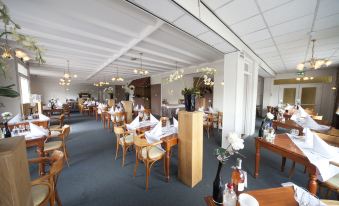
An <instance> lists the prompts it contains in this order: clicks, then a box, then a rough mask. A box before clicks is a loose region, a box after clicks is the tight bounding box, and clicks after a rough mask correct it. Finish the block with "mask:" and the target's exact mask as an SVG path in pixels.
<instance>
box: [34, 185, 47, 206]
mask: <svg viewBox="0 0 339 206" xmlns="http://www.w3.org/2000/svg"><path fill="white" fill-rule="evenodd" d="M31 193H32V199H33V205H34V206H35V205H40V204H41V203H42V202H43V201H44V200H45V199H46V198H47V197H48V195H49V188H48V186H47V185H45V184H38V185H33V186H32V188H31Z"/></svg>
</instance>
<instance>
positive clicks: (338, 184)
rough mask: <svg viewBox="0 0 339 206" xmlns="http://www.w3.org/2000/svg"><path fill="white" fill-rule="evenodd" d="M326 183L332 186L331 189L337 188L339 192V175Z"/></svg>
mask: <svg viewBox="0 0 339 206" xmlns="http://www.w3.org/2000/svg"><path fill="white" fill-rule="evenodd" d="M325 183H326V184H328V185H330V186H331V187H333V188H336V189H337V190H339V174H337V175H335V176H334V177H332V178H330V179H329V180H327V181H326V182H325Z"/></svg>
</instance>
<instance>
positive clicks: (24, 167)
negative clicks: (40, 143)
mask: <svg viewBox="0 0 339 206" xmlns="http://www.w3.org/2000/svg"><path fill="white" fill-rule="evenodd" d="M0 183H1V184H0V205H13V206H16V205H18V206H19V205H25V206H31V205H33V201H32V196H31V182H30V175H29V170H28V160H27V152H26V144H25V138H24V137H12V138H7V139H0Z"/></svg>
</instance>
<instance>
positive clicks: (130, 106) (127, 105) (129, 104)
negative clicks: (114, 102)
mask: <svg viewBox="0 0 339 206" xmlns="http://www.w3.org/2000/svg"><path fill="white" fill-rule="evenodd" d="M121 103H122V104H123V105H124V109H125V112H126V116H127V120H126V121H127V123H130V122H132V115H133V114H132V112H133V111H132V110H133V102H131V101H121Z"/></svg>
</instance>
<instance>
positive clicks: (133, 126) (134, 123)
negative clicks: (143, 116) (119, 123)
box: [126, 117, 140, 130]
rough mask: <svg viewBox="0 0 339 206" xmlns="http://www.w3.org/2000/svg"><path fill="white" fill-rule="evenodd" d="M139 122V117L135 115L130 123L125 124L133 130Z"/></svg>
mask: <svg viewBox="0 0 339 206" xmlns="http://www.w3.org/2000/svg"><path fill="white" fill-rule="evenodd" d="M139 124H140V122H139V117H136V118H135V119H134V120H133V121H132V122H131V123H130V124H126V127H127V129H128V130H135V129H136V128H137V127H138V126H139Z"/></svg>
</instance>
